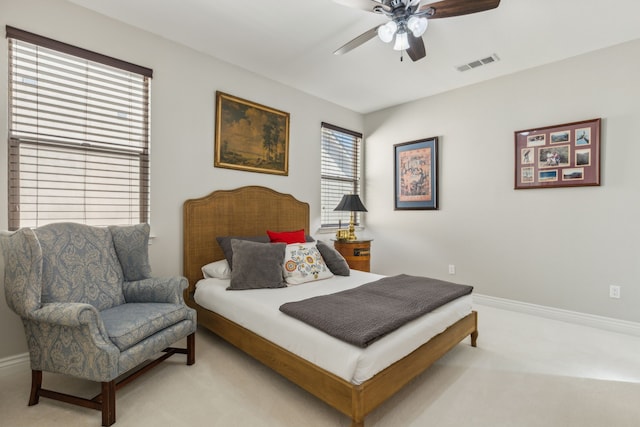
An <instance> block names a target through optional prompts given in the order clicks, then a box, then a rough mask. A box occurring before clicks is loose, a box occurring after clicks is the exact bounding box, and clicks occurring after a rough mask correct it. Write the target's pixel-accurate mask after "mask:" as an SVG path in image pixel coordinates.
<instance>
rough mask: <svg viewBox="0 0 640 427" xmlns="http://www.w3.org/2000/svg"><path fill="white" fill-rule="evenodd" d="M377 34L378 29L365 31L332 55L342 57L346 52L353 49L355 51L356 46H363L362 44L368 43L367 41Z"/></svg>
mask: <svg viewBox="0 0 640 427" xmlns="http://www.w3.org/2000/svg"><path fill="white" fill-rule="evenodd" d="M377 34H378V27H373V28H372V29H370V30H369V31H365V32H364V33H362V34H360V35H359V36H358V37H356V38H355V39H353V40H351V41H350V42H347V43H346V44H345V45H344V46H342V47H341V48H339V49H338V50H336V51H335V52H333V54H334V55H343V54H345V53H347V52H350V51H352V50H353V49H355V48H357V47H358V46H360V45H361V44H364V43H366V42H368V41H369V40H371V39H372V38H374V37H375V36H376V35H377Z"/></svg>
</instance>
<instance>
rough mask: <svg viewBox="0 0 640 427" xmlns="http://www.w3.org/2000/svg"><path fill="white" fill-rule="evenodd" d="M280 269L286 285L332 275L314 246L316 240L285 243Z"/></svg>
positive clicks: (326, 277)
mask: <svg viewBox="0 0 640 427" xmlns="http://www.w3.org/2000/svg"><path fill="white" fill-rule="evenodd" d="M282 269H283V274H284V279H285V281H286V282H287V284H288V285H299V284H301V283H306V282H312V281H315V280H322V279H328V278H329V277H333V273H332V272H331V270H329V268H328V267H327V265H326V264H325V262H324V260H323V259H322V255H320V252H319V251H318V248H317V247H316V242H307V243H293V244H290V245H287V248H286V251H285V255H284V264H283V266H282Z"/></svg>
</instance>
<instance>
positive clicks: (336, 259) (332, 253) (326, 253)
mask: <svg viewBox="0 0 640 427" xmlns="http://www.w3.org/2000/svg"><path fill="white" fill-rule="evenodd" d="M316 247H317V248H318V251H320V255H322V259H324V263H325V264H327V267H329V270H331V272H332V273H333V274H335V275H336V276H349V275H350V274H351V269H350V268H349V264H347V260H346V259H344V257H343V256H342V254H341V253H340V252H338V251H337V250H335V248H333V247H331V246H329V245H327V244H326V243H325V242H323V241H322V240H318V241H317V242H316Z"/></svg>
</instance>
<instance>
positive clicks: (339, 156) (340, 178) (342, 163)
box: [320, 123, 362, 227]
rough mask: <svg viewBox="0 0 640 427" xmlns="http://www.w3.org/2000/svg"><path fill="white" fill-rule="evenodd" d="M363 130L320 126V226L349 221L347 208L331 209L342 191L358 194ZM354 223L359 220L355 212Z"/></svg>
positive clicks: (343, 193)
mask: <svg viewBox="0 0 640 427" xmlns="http://www.w3.org/2000/svg"><path fill="white" fill-rule="evenodd" d="M361 143H362V134H361V133H358V132H354V131H350V130H347V129H343V128H340V127H337V126H334V125H331V124H328V123H322V126H321V145H322V156H321V175H322V177H321V215H320V216H321V226H322V227H336V226H338V224H339V223H340V222H342V225H346V224H348V223H349V218H350V216H351V213H350V212H341V211H334V209H335V207H336V206H338V203H340V200H341V199H342V196H343V195H345V194H360V157H361V156H360V150H361ZM355 221H356V223H359V222H360V216H359V213H358V212H356V218H355Z"/></svg>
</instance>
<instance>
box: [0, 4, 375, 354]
mask: <svg viewBox="0 0 640 427" xmlns="http://www.w3.org/2000/svg"><path fill="white" fill-rule="evenodd" d="M0 24H2V31H3V32H4V26H5V25H11V26H14V27H17V28H20V29H23V30H26V31H30V32H34V33H37V34H40V35H43V36H47V37H50V38H54V39H56V40H59V41H63V42H66V43H70V44H74V45H77V46H80V47H83V48H86V49H89V50H93V51H96V52H99V53H102V54H106V55H110V56H113V57H116V58H119V59H123V60H126V61H129V62H133V63H135V64H139V65H142V66H146V67H150V68H152V69H153V71H154V77H153V80H152V86H151V92H152V101H151V145H152V147H151V209H152V213H151V226H152V233H153V234H154V235H155V236H156V238H155V239H154V241H153V244H152V245H151V247H150V255H151V264H152V267H153V270H154V273H155V274H157V275H175V274H181V272H182V203H183V202H184V201H185V200H186V199H189V198H194V197H201V196H204V195H206V194H209V193H210V192H211V191H213V190H217V189H230V188H235V187H239V186H243V185H264V186H267V187H271V188H273V189H275V190H277V191H281V192H283V193H290V194H293V195H294V196H295V197H297V198H298V199H301V200H304V201H307V202H309V204H310V205H311V224H312V231H314V230H315V228H316V227H319V225H320V162H319V160H318V159H319V157H320V123H321V122H323V121H326V122H329V123H333V124H335V125H338V126H344V127H346V128H349V129H353V130H357V131H361V130H362V127H363V118H362V116H361V115H360V114H357V113H354V112H352V111H350V110H347V109H344V108H342V107H339V106H337V105H335V104H331V103H328V102H326V101H323V100H320V99H318V98H315V97H312V96H309V95H306V94H304V93H302V92H299V91H296V90H294V89H291V88H289V87H286V86H282V85H280V84H278V83H275V82H273V81H271V80H267V79H264V78H262V77H259V76H257V75H255V74H253V73H250V72H247V71H245V70H242V69H239V68H237V67H234V66H232V65H229V64H227V63H224V62H221V61H218V60H216V59H213V58H211V57H209V56H206V55H203V54H201V53H198V52H196V51H193V50H191V49H187V48H185V47H183V46H180V45H177V44H175V43H172V42H169V41H167V40H165V39H162V38H159V37H156V36H153V35H151V34H149V33H146V32H143V31H140V30H137V29H135V28H133V27H130V26H127V25H125V24H122V23H119V22H116V21H113V20H111V19H108V18H105V17H103V16H101V15H98V14H95V13H93V12H90V11H88V10H86V9H83V8H80V7H78V6H75V5H73V4H70V3H68V2H66V1H63V0H3V1H2V2H1V3H0ZM215 42H216V41H212V43H215ZM220 42H224V41H220ZM0 46H1V48H0V229H6V228H7V181H6V180H7V166H6V165H7V158H6V155H7V147H6V135H7V116H8V113H7V81H8V76H7V54H8V53H7V52H8V51H7V42H6V41H4V37H3V40H2V42H0ZM216 90H220V91H223V92H226V93H229V94H232V95H235V96H238V97H241V98H245V99H249V100H251V101H254V102H257V103H260V104H263V105H268V106H270V107H273V108H276V109H279V110H282V111H286V112H289V113H290V115H291V116H290V146H289V176H287V177H283V176H277V175H269V174H257V173H250V172H241V171H234V170H229V169H220V168H214V167H213V140H214V113H215V107H214V102H215V92H216ZM0 292H2V293H4V290H3V289H2V290H0ZM0 343H2V345H0V359H2V358H3V357H6V356H9V355H14V354H19V353H22V352H25V351H26V342H25V340H24V336H23V331H22V325H21V323H20V322H19V319H18V317H17V316H16V315H15V314H14V313H13V312H11V311H10V310H9V308H8V307H7V306H6V303H5V301H4V298H3V297H0Z"/></svg>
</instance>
